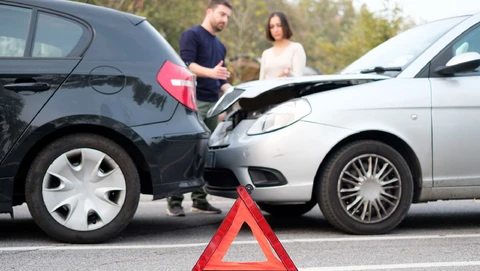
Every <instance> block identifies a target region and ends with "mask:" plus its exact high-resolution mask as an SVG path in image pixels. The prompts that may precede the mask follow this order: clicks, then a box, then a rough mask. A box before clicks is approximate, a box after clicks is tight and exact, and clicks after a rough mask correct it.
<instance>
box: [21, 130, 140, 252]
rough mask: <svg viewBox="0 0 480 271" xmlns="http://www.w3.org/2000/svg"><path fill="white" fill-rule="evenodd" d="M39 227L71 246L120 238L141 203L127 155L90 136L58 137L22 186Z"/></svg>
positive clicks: (96, 137)
mask: <svg viewBox="0 0 480 271" xmlns="http://www.w3.org/2000/svg"><path fill="white" fill-rule="evenodd" d="M25 193H26V195H25V196H26V201H27V205H28V208H29V210H30V213H31V215H32V217H33V219H34V220H35V222H36V223H37V225H38V226H39V227H40V228H41V229H42V230H43V231H44V232H45V233H47V234H48V235H50V236H51V237H53V238H55V239H58V240H60V241H63V242H69V243H99V242H103V241H106V240H107V239H110V238H112V237H113V236H115V235H117V234H119V233H120V232H121V231H122V230H123V229H124V228H125V227H126V226H127V225H128V224H129V223H130V221H131V219H132V218H133V215H134V214H135V212H136V210H137V206H138V202H139V199H140V181H139V176H138V172H137V170H136V167H135V165H134V163H133V161H132V159H131V158H130V157H129V155H128V154H127V153H126V152H125V151H124V150H123V149H122V147H120V146H119V145H118V144H116V143H115V142H113V141H111V140H109V139H107V138H105V137H102V136H99V135H93V134H75V135H69V136H65V137H62V138H60V139H58V140H56V141H54V142H52V143H51V144H49V145H48V146H47V147H45V148H44V149H43V150H42V151H41V152H40V153H39V154H38V155H37V157H36V158H35V159H34V161H33V163H32V165H31V167H30V169H29V171H28V174H27V179H26V184H25Z"/></svg>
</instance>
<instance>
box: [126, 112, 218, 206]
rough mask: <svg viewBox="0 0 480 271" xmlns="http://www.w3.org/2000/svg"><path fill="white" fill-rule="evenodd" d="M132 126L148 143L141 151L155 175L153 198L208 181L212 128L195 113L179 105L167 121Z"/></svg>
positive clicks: (201, 184) (176, 192) (197, 186)
mask: <svg viewBox="0 0 480 271" xmlns="http://www.w3.org/2000/svg"><path fill="white" fill-rule="evenodd" d="M133 129H134V131H135V132H136V133H137V134H139V135H140V136H141V137H142V138H143V142H145V143H146V146H145V148H144V149H143V151H142V152H143V153H144V156H145V157H147V163H148V165H149V167H150V172H151V175H152V176H151V177H152V186H153V192H152V194H153V199H155V200H156V199H161V198H165V197H168V196H171V195H174V194H184V193H188V192H192V191H194V190H196V189H198V188H201V187H202V186H203V185H204V184H205V180H204V179H203V172H204V165H205V158H206V155H207V151H208V138H209V136H210V131H209V130H208V128H207V127H206V126H205V124H204V123H203V122H202V121H201V120H199V118H198V115H197V114H196V113H193V112H191V111H188V110H187V109H185V108H183V107H182V108H181V107H179V108H177V110H176V112H175V114H174V116H173V118H172V119H171V120H170V121H168V122H166V123H158V124H152V125H146V126H139V127H134V128H133Z"/></svg>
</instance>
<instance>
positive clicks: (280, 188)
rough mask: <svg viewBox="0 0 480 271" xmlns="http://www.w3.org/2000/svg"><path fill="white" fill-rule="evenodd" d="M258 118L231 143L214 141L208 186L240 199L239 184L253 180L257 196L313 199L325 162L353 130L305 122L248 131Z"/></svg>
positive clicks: (245, 123)
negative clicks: (218, 144)
mask: <svg viewBox="0 0 480 271" xmlns="http://www.w3.org/2000/svg"><path fill="white" fill-rule="evenodd" d="M252 122H253V121H251V120H244V121H242V122H240V123H239V125H238V126H237V127H236V128H235V129H234V131H233V132H232V133H231V134H230V139H229V145H228V146H227V147H216V146H210V149H209V157H208V158H207V164H206V168H205V175H204V176H205V180H206V182H207V184H206V187H205V189H206V191H207V192H208V193H209V194H212V195H216V196H221V197H228V198H236V197H237V194H236V191H235V189H236V187H237V186H238V185H247V184H252V185H253V186H254V188H255V189H254V190H253V192H252V194H251V196H252V198H253V199H254V200H255V201H260V202H278V203H280V202H282V203H293V202H307V201H310V200H311V198H312V191H313V184H314V180H315V176H316V174H317V171H318V169H319V167H320V164H321V163H322V161H323V159H324V157H325V156H326V155H327V153H328V152H329V151H330V150H331V148H332V147H333V146H334V145H335V144H336V143H337V142H338V141H339V139H341V138H344V137H345V136H346V135H347V134H348V133H349V132H348V130H345V129H341V128H335V127H330V126H325V125H321V124H316V123H311V122H306V121H299V122H297V123H295V124H293V125H291V126H289V127H286V128H283V129H281V130H278V131H275V132H271V133H268V134H263V135H256V136H248V135H246V131H247V130H248V128H249V127H250V126H251V124H252ZM217 129H222V127H221V126H220V125H219V127H218V128H217ZM262 172H263V178H262ZM262 179H263V180H262Z"/></svg>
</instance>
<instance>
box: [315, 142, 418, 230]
mask: <svg viewBox="0 0 480 271" xmlns="http://www.w3.org/2000/svg"><path fill="white" fill-rule="evenodd" d="M322 173H323V174H321V175H320V177H321V179H320V180H318V181H319V184H320V185H318V189H319V190H318V191H317V195H318V203H319V205H320V209H321V211H322V213H323V215H324V216H325V218H326V219H327V221H329V222H330V224H332V225H333V226H335V227H336V228H338V229H340V230H342V231H345V232H348V233H352V234H380V233H385V232H388V231H390V230H391V229H393V228H395V227H396V226H397V225H398V224H399V223H400V222H401V221H402V220H403V218H404V217H405V215H406V214H407V212H408V210H409V208H410V205H411V202H412V197H413V181H412V174H411V172H410V169H409V166H408V165H407V163H406V162H405V160H404V159H403V157H402V156H401V155H400V154H399V153H398V152H397V151H396V150H394V149H393V148H392V147H390V146H388V145H386V144H384V143H381V142H377V141H357V142H353V143H351V144H348V145H346V146H344V147H342V148H341V149H339V150H338V151H337V152H336V153H335V154H334V155H333V156H332V158H331V159H330V160H329V161H328V163H327V165H326V166H325V168H324V170H323V172H322Z"/></svg>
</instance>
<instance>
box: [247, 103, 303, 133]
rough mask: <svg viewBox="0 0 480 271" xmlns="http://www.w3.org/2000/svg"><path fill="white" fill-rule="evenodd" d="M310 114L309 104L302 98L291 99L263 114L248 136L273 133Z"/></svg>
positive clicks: (249, 130)
mask: <svg viewBox="0 0 480 271" xmlns="http://www.w3.org/2000/svg"><path fill="white" fill-rule="evenodd" d="M310 112H312V108H311V106H310V103H309V102H308V101H307V100H305V99H302V98H298V99H293V100H290V101H287V102H284V103H282V104H279V105H277V106H275V107H274V108H272V109H271V110H269V111H267V112H265V114H263V115H262V116H261V117H260V118H258V119H257V121H255V123H253V125H252V127H250V129H248V131H247V134H248V135H258V134H264V133H268V132H273V131H276V130H279V129H282V128H284V127H287V126H289V125H291V124H293V123H295V122H297V121H299V120H300V119H302V118H303V117H305V116H307V115H308V114H310Z"/></svg>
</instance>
